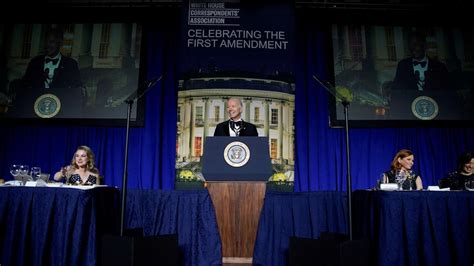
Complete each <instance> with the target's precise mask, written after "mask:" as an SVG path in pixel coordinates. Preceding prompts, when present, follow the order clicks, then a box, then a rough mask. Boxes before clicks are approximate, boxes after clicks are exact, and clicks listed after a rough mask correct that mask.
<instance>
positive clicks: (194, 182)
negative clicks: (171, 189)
mask: <svg viewBox="0 0 474 266" xmlns="http://www.w3.org/2000/svg"><path fill="white" fill-rule="evenodd" d="M177 172H178V173H177V175H176V180H175V188H176V189H179V190H189V189H203V188H204V182H203V180H202V179H200V178H199V174H196V173H194V172H193V171H192V170H190V169H181V170H177Z"/></svg>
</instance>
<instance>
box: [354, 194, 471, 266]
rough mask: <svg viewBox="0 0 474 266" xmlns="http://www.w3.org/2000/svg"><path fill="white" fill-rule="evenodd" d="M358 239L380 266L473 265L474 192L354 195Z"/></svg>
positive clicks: (355, 233)
mask: <svg viewBox="0 0 474 266" xmlns="http://www.w3.org/2000/svg"><path fill="white" fill-rule="evenodd" d="M353 199H354V200H353V202H354V204H353V206H354V208H353V209H354V235H355V236H359V237H360V236H362V237H370V238H371V239H372V242H373V247H375V250H376V253H377V254H376V256H375V259H376V262H377V264H378V265H384V266H389V265H396V266H399V265H465V266H467V265H473V262H474V193H472V192H460V191H451V192H440V191H436V192H434V191H433V192H429V191H400V192H399V191H394V192H384V191H355V192H354V197H353Z"/></svg>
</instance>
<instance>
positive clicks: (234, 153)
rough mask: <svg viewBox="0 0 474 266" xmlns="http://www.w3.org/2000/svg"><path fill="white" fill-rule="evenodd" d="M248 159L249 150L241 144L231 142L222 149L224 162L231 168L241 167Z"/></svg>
mask: <svg viewBox="0 0 474 266" xmlns="http://www.w3.org/2000/svg"><path fill="white" fill-rule="evenodd" d="M249 159H250V149H249V147H248V146H247V145H245V143H243V142H240V141H234V142H231V143H229V144H228V145H227V146H226V147H225V149H224V160H225V161H226V163H227V164H229V165H230V166H232V167H242V166H244V165H245V164H246V163H247V162H248V161H249Z"/></svg>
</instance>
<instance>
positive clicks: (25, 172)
mask: <svg viewBox="0 0 474 266" xmlns="http://www.w3.org/2000/svg"><path fill="white" fill-rule="evenodd" d="M18 169H19V172H20V175H21V176H25V175H28V172H29V171H30V167H29V166H28V165H23V164H22V165H20V166H19V167H18Z"/></svg>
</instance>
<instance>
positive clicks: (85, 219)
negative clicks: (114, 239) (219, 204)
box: [0, 187, 222, 266]
mask: <svg viewBox="0 0 474 266" xmlns="http://www.w3.org/2000/svg"><path fill="white" fill-rule="evenodd" d="M119 192H120V191H119V190H118V189H116V188H110V187H102V188H94V189H90V190H79V189H73V188H48V187H32V188H31V187H0V264H1V265H88V266H89V265H97V264H99V261H100V257H99V256H100V243H101V242H100V241H101V236H102V235H104V234H118V231H119V230H118V229H119V228H118V227H119V210H120V198H119V196H120V193H119ZM127 195H128V196H127V205H126V206H127V212H126V221H125V226H126V228H137V227H139V228H143V230H144V235H145V236H156V235H161V234H178V244H179V249H180V256H181V258H182V260H181V261H182V264H183V265H215V264H220V263H221V260H222V245H221V241H220V237H219V231H218V227H217V221H216V217H215V212H214V207H213V205H212V201H211V199H210V196H209V193H208V192H207V190H200V191H160V190H128V193H127Z"/></svg>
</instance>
